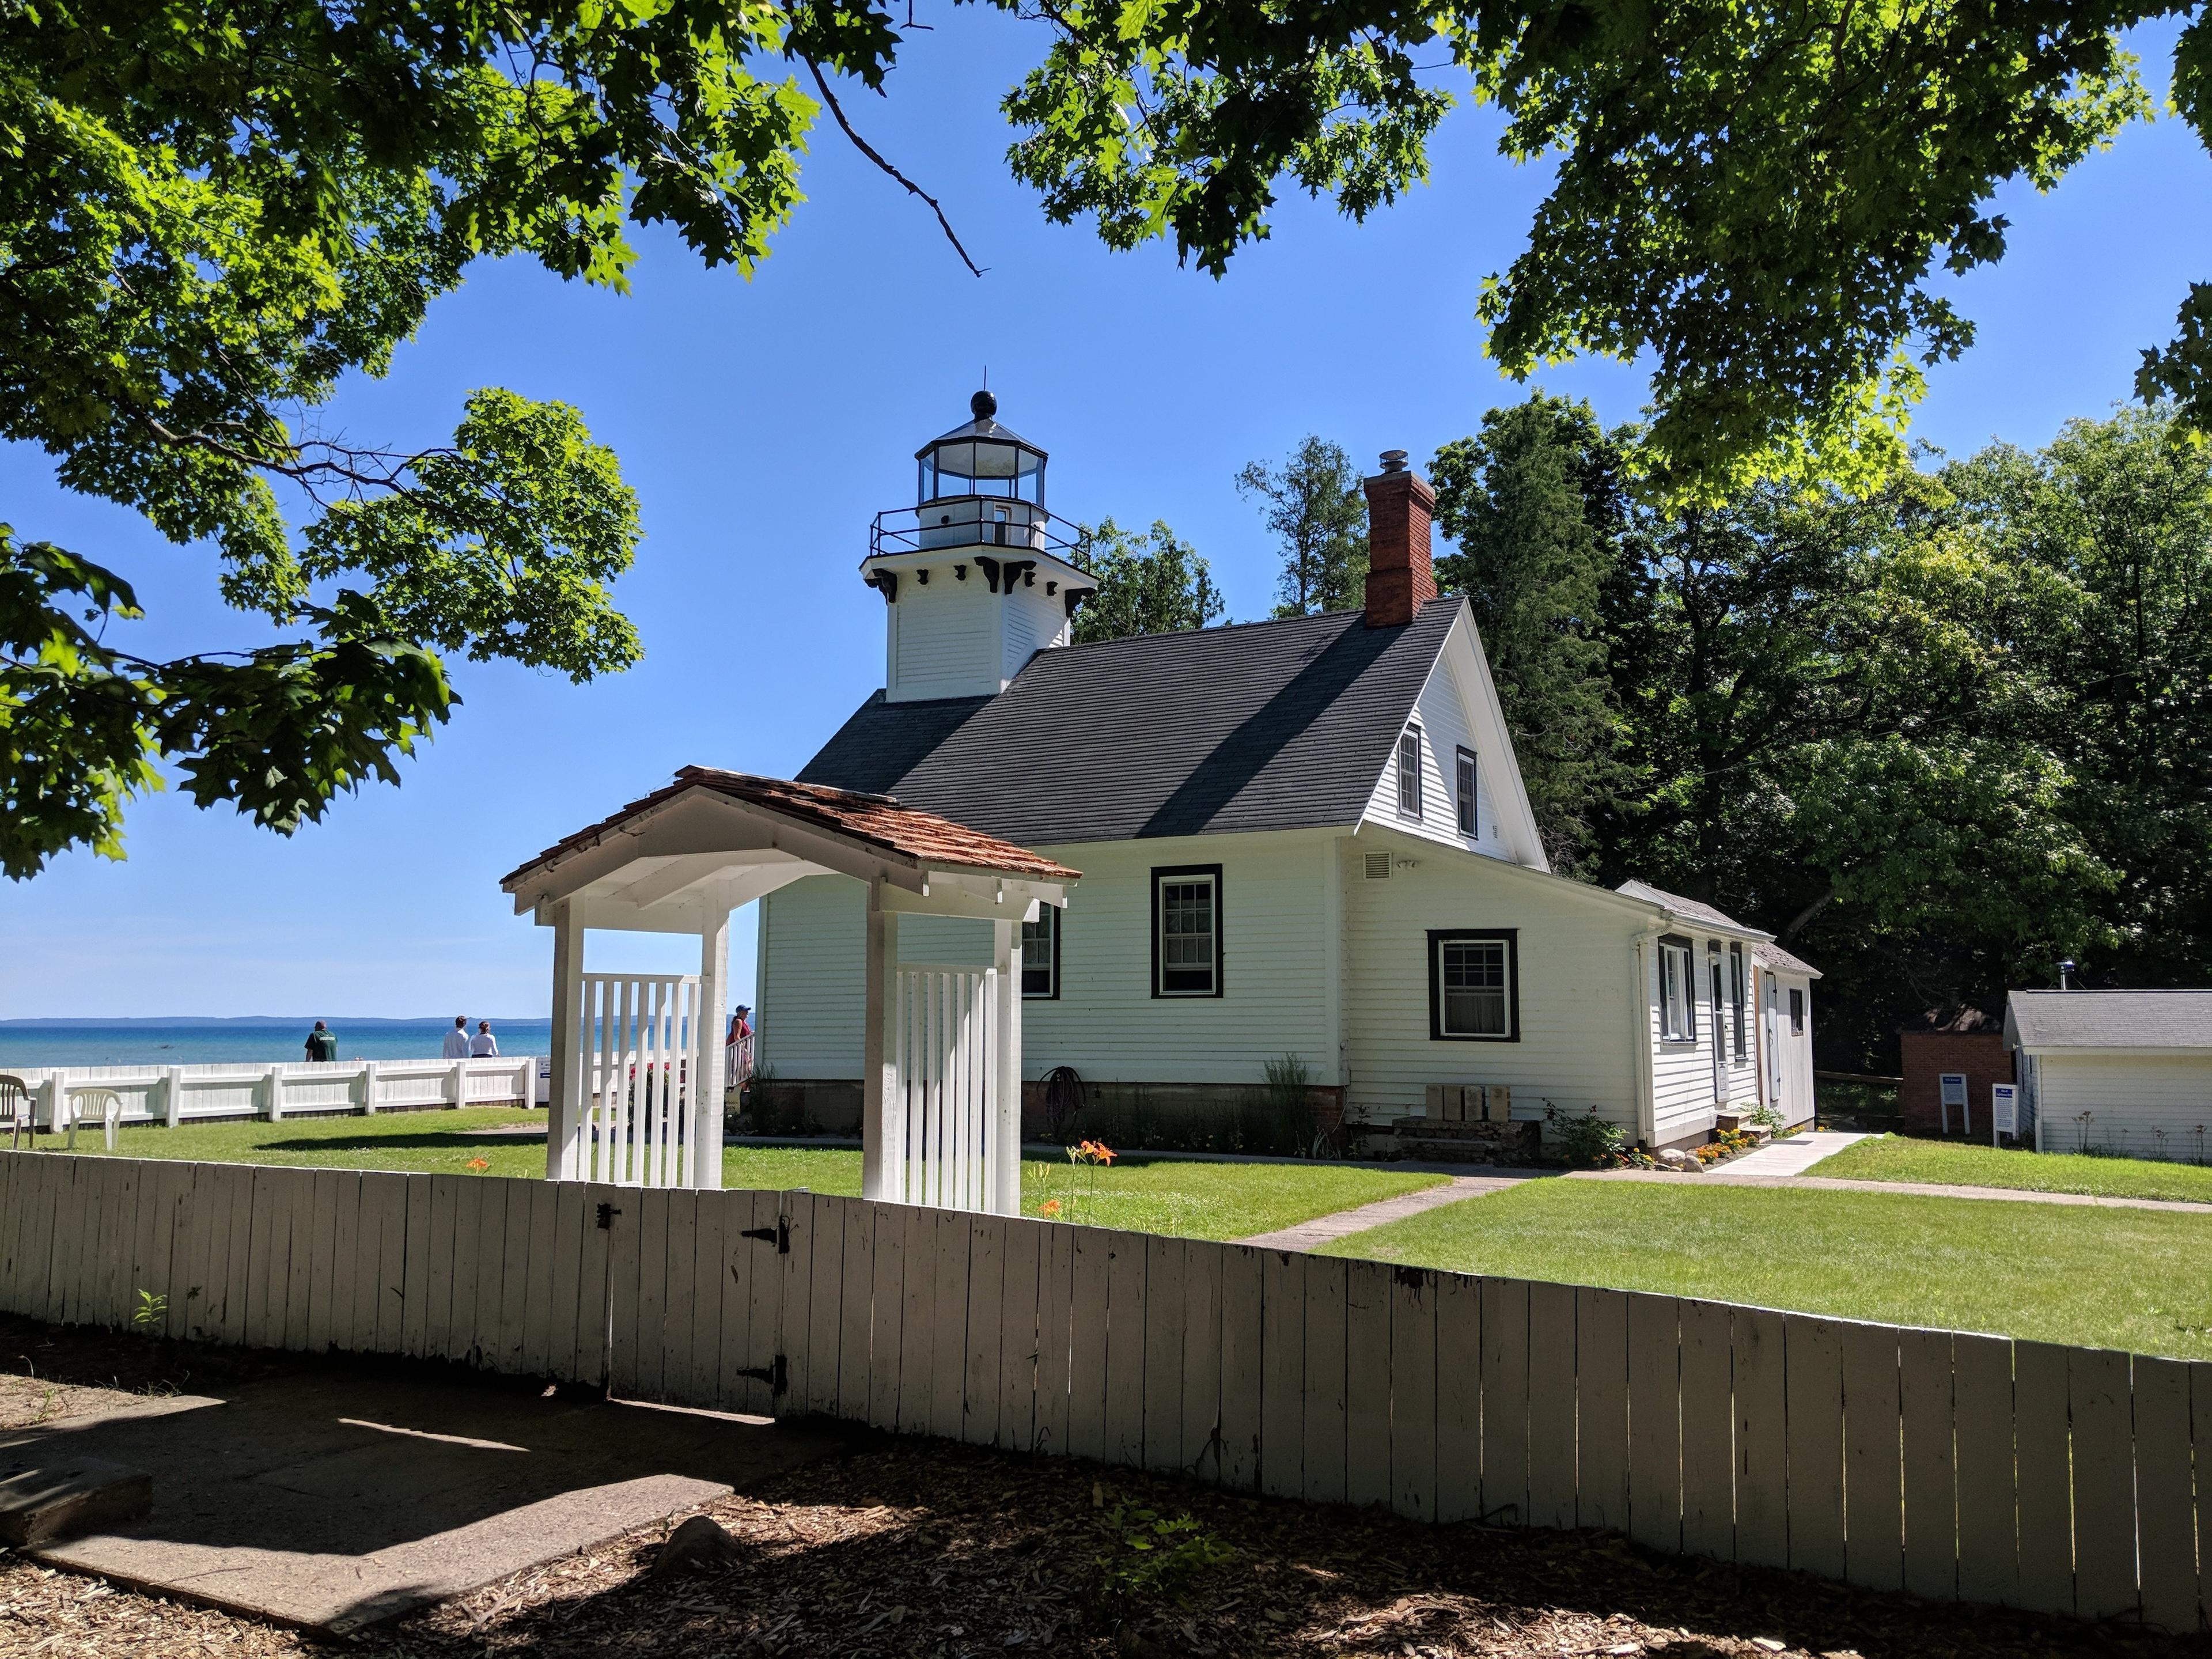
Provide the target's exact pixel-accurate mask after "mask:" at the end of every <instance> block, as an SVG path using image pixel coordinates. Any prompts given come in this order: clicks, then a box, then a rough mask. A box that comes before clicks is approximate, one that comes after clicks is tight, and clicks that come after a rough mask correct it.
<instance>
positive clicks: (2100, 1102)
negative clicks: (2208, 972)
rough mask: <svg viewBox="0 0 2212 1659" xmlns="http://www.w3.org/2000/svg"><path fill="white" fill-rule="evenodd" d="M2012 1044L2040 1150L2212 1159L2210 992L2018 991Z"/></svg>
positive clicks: (2008, 1029) (2010, 1014)
mask: <svg viewBox="0 0 2212 1659" xmlns="http://www.w3.org/2000/svg"><path fill="white" fill-rule="evenodd" d="M2005 1042H2006V1045H2007V1046H2008V1048H2011V1049H2013V1051H2014V1053H2015V1057H2016V1061H2017V1065H2016V1070H2015V1075H2017V1076H2018V1077H2019V1079H2020V1082H2021V1102H2020V1104H2021V1114H2022V1115H2023V1118H2024V1121H2023V1122H2022V1123H2021V1139H2027V1138H2028V1136H2029V1135H2030V1134H2033V1137H2034V1142H2035V1150H2036V1151H2038V1152H2089V1151H2093V1150H2094V1151H2101V1152H2118V1153H2124V1154H2126V1155H2127V1156H2129V1157H2131V1158H2168V1159H2172V1160H2174V1161H2176V1162H2179V1163H2185V1164H2202V1163H2203V1162H2204V1161H2205V1160H2206V1158H2207V1157H2208V1156H2212V1146H2208V1145H2207V1144H2206V1134H2205V1131H2206V1129H2207V1128H2208V1127H2212V991H2015V992H2014V993H2013V994H2012V996H2011V998H2010V999H2009V1000H2008V1003H2007V1005H2006V1008H2005ZM2031 1126H2032V1127H2031Z"/></svg>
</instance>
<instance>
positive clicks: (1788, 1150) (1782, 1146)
mask: <svg viewBox="0 0 2212 1659" xmlns="http://www.w3.org/2000/svg"><path fill="white" fill-rule="evenodd" d="M1865 1139H1869V1137H1868V1136H1865V1135H1854V1134H1845V1133H1843V1132H1842V1131H1840V1130H1838V1129H1807V1130H1805V1131H1803V1132H1802V1133H1799V1134H1794V1135H1792V1136H1790V1139H1787V1140H1771V1141H1769V1142H1768V1143H1767V1144H1766V1145H1765V1146H1761V1147H1760V1148H1759V1150H1758V1151H1757V1152H1746V1153H1745V1154H1744V1155H1743V1156H1742V1157H1741V1158H1735V1159H1732V1160H1730V1162H1729V1164H1728V1165H1727V1169H1728V1172H1729V1174H1730V1175H1747V1176H1801V1175H1803V1174H1804V1173H1805V1171H1806V1170H1809V1169H1811V1168H1812V1167H1813V1166H1814V1164H1818V1163H1819V1162H1820V1160H1821V1159H1822V1158H1832V1157H1834V1156H1835V1155H1836V1154H1837V1153H1838V1152H1842V1151H1843V1150H1844V1147H1846V1146H1850V1145H1851V1144H1852V1143H1853V1142H1855V1141H1861V1140H1865Z"/></svg>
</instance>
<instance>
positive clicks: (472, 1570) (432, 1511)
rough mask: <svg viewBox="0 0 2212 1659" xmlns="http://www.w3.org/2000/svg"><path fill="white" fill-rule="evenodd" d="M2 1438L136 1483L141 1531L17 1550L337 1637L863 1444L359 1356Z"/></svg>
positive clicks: (822, 1428)
mask: <svg viewBox="0 0 2212 1659" xmlns="http://www.w3.org/2000/svg"><path fill="white" fill-rule="evenodd" d="M283 1358H284V1357H278V1370H277V1374H276V1375H274V1376H265V1377H261V1378H258V1379H255V1380H252V1381H249V1382H245V1383H240V1385H239V1386H238V1387H235V1388H228V1389H222V1394H221V1397H219V1398H218V1397H214V1396H210V1395H175V1396H171V1397H169V1398H166V1399H149V1400H143V1401H134V1402H133V1403H132V1404H131V1405H130V1406H127V1407H120V1408H114V1409H104V1410H101V1411H99V1412H96V1413H92V1414H90V1415H87V1416H82V1417H76V1418H71V1419H64V1420H61V1421H57V1422H51V1423H46V1424H43V1425H40V1426H39V1427H37V1428H35V1429H29V1430H21V1431H13V1432H4V1433H0V1464H5V1463H8V1462H23V1463H27V1464H31V1465H33V1466H36V1465H40V1464H42V1463H53V1462H67V1461H70V1460H76V1459H82V1458H85V1457H97V1458H100V1459H102V1460H105V1461H108V1462H116V1463H121V1464H124V1465H126V1466H128V1467H130V1468H137V1469H143V1470H145V1471H147V1472H149V1473H150V1474H152V1476H153V1477H154V1507H153V1510H152V1513H151V1514H150V1515H149V1516H147V1518H146V1519H145V1520H143V1521H141V1522H137V1523H135V1524H132V1525H130V1526H124V1527H118V1528H113V1529H112V1530H109V1531H102V1532H95V1533H93V1534H89V1535H88V1536H85V1537H82V1538H76V1539H72V1540H70V1541H68V1542H65V1543H57V1544H52V1545H48V1546H45V1547H40V1548H38V1549H34V1550H32V1551H29V1552H27V1553H28V1554H29V1555H30V1556H31V1557H32V1559H35V1560H40V1561H44V1562H47V1563H50V1564H52V1565H56V1566H64V1567H70V1568H72V1569H74V1570H76V1571H80V1572H93V1573H99V1574H101V1575H103V1576H104V1577H108V1578H111V1579H113V1580H114V1581H115V1582H117V1583H122V1584H127V1585H130V1586H132V1587H134V1588H138V1589H146V1590H149V1591H151V1592H153V1593H155V1594H157V1595H175V1596H179V1597H181V1598H183V1599H185V1600H188V1601H201V1602H205V1603H208V1604H210V1605H212V1606H215V1607H222V1608H223V1609H225V1610H227V1611H230V1612H235V1613H250V1614H254V1615H258V1616H259V1617H262V1618H268V1619H274V1620H278V1621H279V1622H282V1623H284V1624H292V1625H303V1626H308V1627H310V1628H312V1629H317V1630H323V1631H328V1632H333V1633H339V1634H343V1632H348V1631H351V1630H356V1629H358V1628H360V1627H361V1626H363V1625H367V1624H371V1623H374V1622H375V1621H377V1620H384V1619H389V1618H392V1617H394V1616H396V1615H398V1614H400V1613H408V1612H411V1611H413V1610H414V1609H416V1608H418V1607H424V1606H427V1605H428V1604H430V1603H432V1602H435V1601H442V1600H444V1599H445V1598H446V1597H447V1596H451V1595H459V1594H461V1593H462V1592H464V1591H466V1590H471V1589H476V1588H477V1586H479V1585H482V1584H486V1583H490V1582H491V1581H492V1580H494V1579H496V1578H502V1577H506V1576H507V1574H509V1573H512V1572H517V1571H521V1570H522V1569H524V1568H526V1567H530V1566H533V1565H538V1563H541V1562H544V1561H549V1560H552V1559H556V1558H558V1557H560V1556H563V1555H568V1554H570V1553H574V1552H575V1551H577V1550H580V1549H587V1548H590V1547H594V1546H596V1545H598V1544H601V1543H604V1542H605V1541H607V1540H608V1539H610V1538H613V1537H616V1536H618V1535H619V1534H622V1533H623V1532H626V1531H628V1530H629V1528H633V1527H638V1526H643V1525H645V1524H647V1523H648V1522H653V1521H657V1520H659V1519H661V1518H663V1517H664V1516H669V1515H671V1514H674V1513H678V1512H679V1511H682V1510H688V1509H693V1508H696V1507H697V1506H699V1505H700V1504H705V1503H708V1502H709V1501H711V1500H713V1499H714V1498H719V1497H721V1496H723V1495H724V1494H726V1493H727V1492H730V1491H732V1489H733V1488H734V1489H735V1490H737V1491H739V1492H743V1491H745V1490H746V1489H747V1488H748V1487H750V1486H753V1485H755V1484H756V1483H757V1482H758V1481H760V1480H763V1479H764V1478H766V1477H767V1476H769V1475H772V1474H777V1473H779V1472H781V1471H782V1470H785V1469H788V1468H792V1467H793V1465H795V1464H798V1463H801V1462H805V1461H807V1460H808V1459H810V1458H814V1457H819V1456H822V1455H825V1454H829V1453H831V1452H835V1451H837V1450H840V1449H843V1448H845V1447H848V1446H849V1445H851V1444H852V1443H854V1442H855V1441H856V1440H857V1439H858V1438H860V1431H851V1430H847V1429H844V1428H842V1427H839V1426H833V1425H824V1424H821V1423H818V1422H817V1423H805V1424H801V1423H773V1424H772V1423H768V1422H764V1421H763V1420H761V1419H757V1418H735V1417H727V1416H720V1415H717V1414H713V1413H702V1412H684V1411H672V1410H669V1409H665V1408H655V1407H640V1406H623V1405H613V1404H607V1403H603V1402H601V1401H596V1400H590V1399H582V1398H578V1397H576V1396H575V1395H554V1394H552V1393H551V1392H550V1391H547V1392H545V1393H542V1394H541V1392H540V1389H539V1387H538V1385H537V1384H536V1383H518V1382H516V1381H515V1380H513V1379H510V1378H498V1377H489V1376H483V1375H482V1374H471V1373H468V1372H465V1371H462V1370H459V1368H458V1367H454V1368H447V1367H441V1366H429V1365H422V1364H404V1363H394V1362H386V1361H377V1360H353V1361H345V1362H338V1361H331V1362H319V1361H313V1360H306V1359H302V1360H301V1361H299V1362H298V1363H297V1364H285V1363H283Z"/></svg>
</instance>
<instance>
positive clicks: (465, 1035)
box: [445, 1014, 469, 1060]
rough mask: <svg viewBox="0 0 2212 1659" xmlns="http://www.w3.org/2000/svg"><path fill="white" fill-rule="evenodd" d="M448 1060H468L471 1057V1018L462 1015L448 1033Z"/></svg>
mask: <svg viewBox="0 0 2212 1659" xmlns="http://www.w3.org/2000/svg"><path fill="white" fill-rule="evenodd" d="M445 1057H446V1058H447V1060H466V1059H467V1058H468V1057H469V1017H468V1016H467V1015H466V1014H463V1015H460V1016H459V1018H456V1019H455V1020H454V1021H453V1030H450V1031H448V1032H447V1033H446V1056H445Z"/></svg>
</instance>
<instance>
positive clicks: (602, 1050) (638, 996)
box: [568, 974, 721, 1187]
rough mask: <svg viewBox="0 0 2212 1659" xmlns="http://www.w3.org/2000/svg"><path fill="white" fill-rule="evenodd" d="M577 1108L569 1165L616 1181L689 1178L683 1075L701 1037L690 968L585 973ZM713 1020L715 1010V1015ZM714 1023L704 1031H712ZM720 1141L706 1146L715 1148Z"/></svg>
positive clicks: (695, 1058)
mask: <svg viewBox="0 0 2212 1659" xmlns="http://www.w3.org/2000/svg"><path fill="white" fill-rule="evenodd" d="M582 977H583V1014H582V1018H581V1021H580V1024H579V1027H578V1029H579V1030H580V1034H581V1038H580V1045H579V1046H580V1048H581V1051H582V1066H583V1086H582V1089H581V1091H580V1105H581V1109H580V1111H579V1112H578V1114H577V1115H576V1120H575V1127H574V1131H573V1133H574V1143H573V1146H572V1150H571V1151H570V1153H569V1162H568V1167H569V1168H572V1169H574V1171H575V1173H576V1175H577V1176H578V1177H579V1178H580V1179H586V1180H591V1181H600V1182H606V1183H608V1184H609V1185H610V1186H617V1187H690V1186H695V1185H696V1184H698V1183H697V1182H694V1181H693V1180H691V1179H690V1176H691V1170H690V1165H689V1164H687V1163H686V1162H685V1161H684V1148H685V1146H687V1145H688V1144H689V1142H688V1139H687V1136H686V1133H685V1111H686V1106H687V1103H688V1102H689V1101H690V1088H691V1080H692V1079H694V1078H697V1077H701V1076H702V1075H703V1074H704V1068H703V1067H702V1066H701V1064H700V1053H701V1051H700V1046H699V1045H700V1040H701V1039H702V1037H709V1033H708V1030H707V1024H708V1020H707V1018H705V1017H703V1016H702V1012H701V1006H702V1005H701V1001H700V987H699V975H696V974H586V975H583V976H582ZM715 1023H716V1024H719V1019H717V1020H716V1022H715ZM720 1035H721V1033H720V1030H715V1031H714V1032H713V1033H712V1034H711V1037H709V1040H716V1039H719V1038H720ZM720 1154H721V1147H720V1144H719V1143H718V1144H717V1145H716V1146H715V1147H714V1155H715V1156H716V1157H720Z"/></svg>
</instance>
